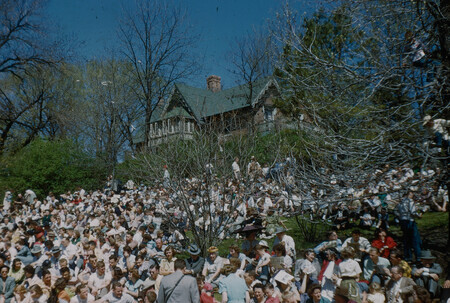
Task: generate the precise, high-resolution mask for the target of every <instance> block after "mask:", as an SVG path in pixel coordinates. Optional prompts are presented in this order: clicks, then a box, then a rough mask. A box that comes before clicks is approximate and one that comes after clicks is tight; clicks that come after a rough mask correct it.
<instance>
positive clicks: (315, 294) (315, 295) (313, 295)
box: [306, 284, 334, 303]
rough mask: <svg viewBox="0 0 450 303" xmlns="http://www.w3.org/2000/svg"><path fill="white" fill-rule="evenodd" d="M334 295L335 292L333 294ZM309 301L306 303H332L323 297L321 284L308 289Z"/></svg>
mask: <svg viewBox="0 0 450 303" xmlns="http://www.w3.org/2000/svg"><path fill="white" fill-rule="evenodd" d="M333 294H334V292H333ZM308 296H309V299H308V300H307V301H306V303H330V302H331V301H330V300H329V299H327V298H325V297H323V296H322V287H321V286H320V285H319V284H313V285H311V286H310V287H309V288H308Z"/></svg>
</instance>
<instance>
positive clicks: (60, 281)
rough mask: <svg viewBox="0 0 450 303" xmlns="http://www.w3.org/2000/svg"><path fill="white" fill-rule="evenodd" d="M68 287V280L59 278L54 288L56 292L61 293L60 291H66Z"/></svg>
mask: <svg viewBox="0 0 450 303" xmlns="http://www.w3.org/2000/svg"><path fill="white" fill-rule="evenodd" d="M66 285H67V282H66V279H64V278H58V279H56V281H55V284H54V286H53V287H54V289H55V290H56V291H58V292H59V291H62V290H64V288H66Z"/></svg>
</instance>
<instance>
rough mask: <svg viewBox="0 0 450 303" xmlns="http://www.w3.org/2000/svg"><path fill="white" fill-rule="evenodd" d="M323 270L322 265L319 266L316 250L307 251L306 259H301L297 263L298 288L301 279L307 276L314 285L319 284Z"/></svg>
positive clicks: (305, 253)
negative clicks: (319, 277)
mask: <svg viewBox="0 0 450 303" xmlns="http://www.w3.org/2000/svg"><path fill="white" fill-rule="evenodd" d="M320 270H321V265H320V264H319V260H318V259H317V258H316V254H315V252H314V250H312V249H307V250H305V252H304V258H303V259H299V260H297V261H296V262H295V271H294V277H295V281H296V282H295V283H296V284H297V286H298V285H299V284H300V280H301V278H302V277H303V276H304V275H305V274H307V275H308V278H309V279H310V280H311V281H312V282H313V283H319V280H318V276H319V273H320Z"/></svg>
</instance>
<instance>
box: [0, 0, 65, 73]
mask: <svg viewBox="0 0 450 303" xmlns="http://www.w3.org/2000/svg"><path fill="white" fill-rule="evenodd" d="M43 4H44V1H42V0H18V1H15V0H1V1H0V12H1V14H0V26H1V29H0V74H1V73H5V72H9V73H13V74H15V75H19V73H18V72H19V71H24V70H26V69H27V66H29V65H34V64H43V63H50V62H55V61H58V60H59V59H57V58H58V57H59V56H57V55H56V51H57V50H58V49H59V48H58V47H54V46H55V45H53V46H51V45H50V44H51V43H52V42H49V41H51V39H49V38H48V37H47V36H46V35H45V34H44V33H45V32H46V29H45V28H44V25H43V22H41V20H42V19H40V17H41V13H42V8H43Z"/></svg>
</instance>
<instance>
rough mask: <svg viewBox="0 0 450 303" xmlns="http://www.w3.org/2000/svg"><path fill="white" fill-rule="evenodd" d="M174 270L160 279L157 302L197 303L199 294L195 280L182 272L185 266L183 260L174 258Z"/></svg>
mask: <svg viewBox="0 0 450 303" xmlns="http://www.w3.org/2000/svg"><path fill="white" fill-rule="evenodd" d="M174 267H175V272H174V273H172V274H170V275H168V276H165V277H163V278H162V280H161V285H160V288H159V292H158V303H175V302H186V303H190V302H192V303H198V302H199V301H200V295H199V292H198V287H197V281H196V279H195V278H194V277H192V276H190V275H185V274H183V271H184V270H185V268H186V263H185V262H184V260H181V259H177V260H175V264H174Z"/></svg>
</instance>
